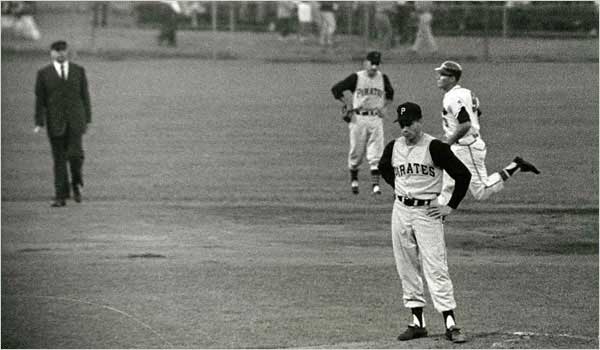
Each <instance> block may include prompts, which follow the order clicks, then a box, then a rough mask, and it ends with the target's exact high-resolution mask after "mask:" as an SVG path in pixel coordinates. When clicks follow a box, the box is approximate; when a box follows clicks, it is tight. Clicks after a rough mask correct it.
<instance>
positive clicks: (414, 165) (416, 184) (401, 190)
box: [392, 134, 443, 200]
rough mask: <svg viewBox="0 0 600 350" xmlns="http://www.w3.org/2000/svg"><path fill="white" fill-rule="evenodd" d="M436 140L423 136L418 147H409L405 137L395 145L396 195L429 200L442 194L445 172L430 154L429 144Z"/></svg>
mask: <svg viewBox="0 0 600 350" xmlns="http://www.w3.org/2000/svg"><path fill="white" fill-rule="evenodd" d="M434 139H435V138H434V137H433V136H431V135H429V134H423V137H422V138H421V140H419V142H418V143H417V144H416V145H410V146H409V145H407V144H406V141H404V137H400V138H399V139H398V140H397V141H396V142H395V143H394V150H393V153H392V167H393V168H394V173H395V175H396V177H395V184H394V189H395V193H396V195H398V196H404V197H408V198H416V199H424V200H427V199H434V198H436V197H437V196H438V195H439V194H440V192H441V191H442V174H443V171H442V169H440V168H439V167H436V166H435V165H434V163H433V159H432V158H431V153H430V152H429V144H430V143H431V141H432V140H434Z"/></svg>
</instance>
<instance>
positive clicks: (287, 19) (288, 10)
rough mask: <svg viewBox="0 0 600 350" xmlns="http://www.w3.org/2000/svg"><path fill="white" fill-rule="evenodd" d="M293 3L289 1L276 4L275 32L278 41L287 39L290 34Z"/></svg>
mask: <svg viewBox="0 0 600 350" xmlns="http://www.w3.org/2000/svg"><path fill="white" fill-rule="evenodd" d="M294 7H295V5H294V3H293V2H291V1H278V2H277V31H278V32H279V38H280V39H282V40H283V39H287V36H288V35H289V34H290V33H291V32H292V22H293V20H294V19H293V17H292V15H293V12H294Z"/></svg>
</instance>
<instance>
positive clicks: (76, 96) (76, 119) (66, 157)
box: [34, 40, 92, 207]
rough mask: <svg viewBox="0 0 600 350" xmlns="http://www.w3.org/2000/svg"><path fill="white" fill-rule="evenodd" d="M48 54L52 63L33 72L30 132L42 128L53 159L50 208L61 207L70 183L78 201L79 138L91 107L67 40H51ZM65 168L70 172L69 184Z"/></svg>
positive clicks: (74, 197)
mask: <svg viewBox="0 0 600 350" xmlns="http://www.w3.org/2000/svg"><path fill="white" fill-rule="evenodd" d="M50 56H51V58H52V63H51V64H49V65H47V66H45V67H44V68H42V69H40V70H39V71H38V73H37V80H36V83H35V97H36V103H35V125H36V126H35V129H34V132H36V133H38V132H39V131H40V129H41V128H43V127H46V130H47V132H48V137H49V139H50V146H51V149H52V159H53V162H54V188H55V191H56V197H55V199H54V202H53V203H52V207H64V206H65V205H66V199H67V198H70V192H71V191H70V186H72V189H73V199H74V200H75V201H76V202H78V203H79V202H81V189H80V187H81V186H83V177H82V167H83V143H82V139H83V134H84V133H85V131H86V130H87V126H88V124H89V123H90V122H91V121H92V110H91V105H90V95H89V92H88V83H87V78H86V76H85V70H84V69H83V67H81V66H79V65H77V64H75V63H73V62H69V61H68V49H67V43H66V42H65V41H62V40H61V41H56V42H54V43H52V45H51V46H50ZM67 164H68V166H67ZM67 168H70V171H71V183H70V186H69V174H68V170H67Z"/></svg>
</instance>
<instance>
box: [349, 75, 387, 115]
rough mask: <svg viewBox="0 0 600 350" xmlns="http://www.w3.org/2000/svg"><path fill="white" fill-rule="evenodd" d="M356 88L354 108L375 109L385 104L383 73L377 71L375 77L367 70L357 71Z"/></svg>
mask: <svg viewBox="0 0 600 350" xmlns="http://www.w3.org/2000/svg"><path fill="white" fill-rule="evenodd" d="M356 75H357V77H358V79H357V80H356V89H355V90H354V96H353V99H352V108H355V109H363V110H374V109H376V108H383V107H384V106H385V89H384V84H383V73H381V72H380V71H377V74H375V76H374V77H373V78H369V76H368V75H367V71H366V70H361V71H359V72H356Z"/></svg>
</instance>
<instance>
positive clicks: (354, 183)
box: [350, 180, 358, 194]
mask: <svg viewBox="0 0 600 350" xmlns="http://www.w3.org/2000/svg"><path fill="white" fill-rule="evenodd" d="M350 186H352V193H354V194H358V181H356V180H352V183H351V184H350Z"/></svg>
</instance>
